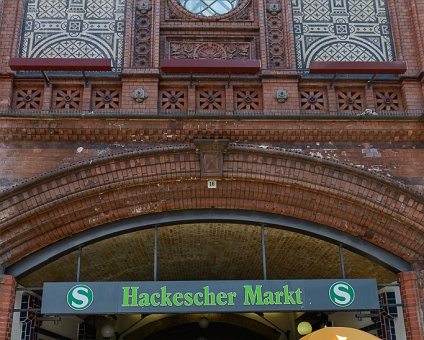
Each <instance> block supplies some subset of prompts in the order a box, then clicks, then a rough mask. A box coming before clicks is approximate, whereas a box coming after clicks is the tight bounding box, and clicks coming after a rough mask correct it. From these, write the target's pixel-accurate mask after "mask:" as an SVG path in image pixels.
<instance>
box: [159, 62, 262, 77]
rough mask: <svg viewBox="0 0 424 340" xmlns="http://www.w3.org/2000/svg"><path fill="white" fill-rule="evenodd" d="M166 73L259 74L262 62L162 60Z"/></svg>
mask: <svg viewBox="0 0 424 340" xmlns="http://www.w3.org/2000/svg"><path fill="white" fill-rule="evenodd" d="M160 68H161V70H162V71H163V72H165V73H228V74H232V73H258V72H259V71H260V70H261V62H260V60H218V59H162V60H161V63H160Z"/></svg>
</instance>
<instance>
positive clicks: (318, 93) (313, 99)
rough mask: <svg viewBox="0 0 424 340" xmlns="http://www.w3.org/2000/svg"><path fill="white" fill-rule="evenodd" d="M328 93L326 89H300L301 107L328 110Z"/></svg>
mask: <svg viewBox="0 0 424 340" xmlns="http://www.w3.org/2000/svg"><path fill="white" fill-rule="evenodd" d="M327 101H328V99H327V93H326V90H325V89H308V88H306V89H300V109H301V110H304V111H321V112H324V111H327V110H328V104H327Z"/></svg>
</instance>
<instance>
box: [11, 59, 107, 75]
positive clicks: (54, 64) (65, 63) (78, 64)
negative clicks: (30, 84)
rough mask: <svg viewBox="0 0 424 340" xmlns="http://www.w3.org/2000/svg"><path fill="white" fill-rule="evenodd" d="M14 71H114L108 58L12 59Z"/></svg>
mask: <svg viewBox="0 0 424 340" xmlns="http://www.w3.org/2000/svg"><path fill="white" fill-rule="evenodd" d="M9 67H10V68H11V69H12V70H13V71H44V72H45V71H63V72H65V71H82V72H84V71H112V59H108V58H98V59H92V58H69V59H67V58H11V59H10V61H9Z"/></svg>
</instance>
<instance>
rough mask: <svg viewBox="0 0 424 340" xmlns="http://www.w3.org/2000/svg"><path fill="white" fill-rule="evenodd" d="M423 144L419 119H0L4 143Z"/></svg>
mask: <svg viewBox="0 0 424 340" xmlns="http://www.w3.org/2000/svg"><path fill="white" fill-rule="evenodd" d="M206 137H208V138H226V139H229V140H230V141H231V142H236V141H237V142H239V141H248V142H252V141H254V142H286V141H287V142H296V141H302V142H325V141H332V142H397V141H401V142H422V141H424V124H423V122H422V120H420V119H417V118H416V119H389V118H387V119H369V118H352V117H350V118H343V119H332V118H329V117H327V118H321V119H316V118H310V119H308V118H303V119H293V118H290V117H281V118H275V119H273V118H259V117H256V118H244V119H237V118H227V117H221V118H207V117H203V118H202V117H193V118H192V117H190V118H185V117H174V118H170V117H146V116H144V117H143V118H141V117H140V116H136V115H125V116H123V115H121V117H119V115H118V116H113V115H109V116H108V115H105V116H102V117H90V115H83V116H81V115H78V116H75V117H74V118H72V117H66V116H65V117H55V116H47V117H45V116H44V117H43V116H42V115H41V116H40V117H39V118H35V117H34V118H23V117H22V118H11V117H0V141H3V142H11V141H31V142H32V141H65V142H68V141H75V142H77V141H78V142H179V143H181V142H182V143H185V142H192V141H193V140H194V139H197V138H206Z"/></svg>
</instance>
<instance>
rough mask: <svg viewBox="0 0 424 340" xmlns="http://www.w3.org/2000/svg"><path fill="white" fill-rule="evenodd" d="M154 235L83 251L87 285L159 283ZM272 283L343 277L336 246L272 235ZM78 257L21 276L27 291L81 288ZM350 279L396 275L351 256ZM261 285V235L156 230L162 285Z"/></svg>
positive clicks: (248, 230)
mask: <svg viewBox="0 0 424 340" xmlns="http://www.w3.org/2000/svg"><path fill="white" fill-rule="evenodd" d="M153 252H154V230H153V229H149V230H141V231H137V232H133V233H128V234H124V235H120V236H116V237H112V238H109V239H106V240H103V241H100V242H97V243H95V244H91V245H88V246H86V247H84V248H83V255H82V261H81V281H150V280H153ZM266 253H267V272H268V279H318V278H339V277H341V275H340V264H339V249H338V246H337V245H334V244H331V243H328V242H326V241H322V240H319V239H316V238H313V237H310V236H307V235H302V234H298V233H295V232H291V231H286V230H281V229H274V228H266ZM76 263H77V252H73V253H70V254H68V255H65V256H63V257H61V258H59V259H58V260H56V261H54V262H52V263H50V264H48V265H46V266H44V267H42V268H40V269H38V270H36V271H35V272H33V273H31V274H29V275H27V276H25V277H23V278H22V279H21V280H20V283H21V284H23V285H24V286H27V287H29V286H32V287H34V286H40V285H41V284H42V283H43V282H46V281H75V280H76ZM345 269H346V277H347V278H376V279H377V281H378V282H379V283H389V282H393V281H395V280H396V275H395V274H394V273H392V272H390V271H389V270H387V269H385V268H383V267H382V266H380V265H379V264H377V263H375V262H372V261H370V260H368V259H366V258H365V257H363V256H360V255H357V254H355V253H352V252H350V251H347V250H345ZM262 278H263V273H262V247H261V228H260V227H258V226H252V225H241V224H230V223H228V224H227V223H199V224H186V225H175V226H171V227H161V228H159V229H158V280H161V281H165V280H170V281H173V280H243V279H252V280H253V279H255V280H260V279H262Z"/></svg>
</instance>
